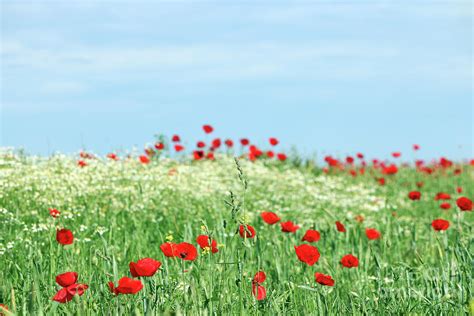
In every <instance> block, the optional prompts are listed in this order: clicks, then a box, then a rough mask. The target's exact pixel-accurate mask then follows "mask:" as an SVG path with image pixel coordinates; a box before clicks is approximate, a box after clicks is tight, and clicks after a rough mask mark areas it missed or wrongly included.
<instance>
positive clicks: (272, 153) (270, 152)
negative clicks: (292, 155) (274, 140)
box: [267, 150, 275, 158]
mask: <svg viewBox="0 0 474 316" xmlns="http://www.w3.org/2000/svg"><path fill="white" fill-rule="evenodd" d="M267 157H268V158H273V157H275V153H274V152H273V151H271V150H269V151H267Z"/></svg>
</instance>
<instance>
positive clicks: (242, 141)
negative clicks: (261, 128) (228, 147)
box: [240, 138, 250, 146]
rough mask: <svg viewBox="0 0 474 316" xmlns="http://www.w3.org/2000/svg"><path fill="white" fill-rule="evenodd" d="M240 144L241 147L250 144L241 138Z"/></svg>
mask: <svg viewBox="0 0 474 316" xmlns="http://www.w3.org/2000/svg"><path fill="white" fill-rule="evenodd" d="M240 144H241V145H242V146H247V145H248V144H250V141H249V140H248V139H247V138H242V139H241V140H240Z"/></svg>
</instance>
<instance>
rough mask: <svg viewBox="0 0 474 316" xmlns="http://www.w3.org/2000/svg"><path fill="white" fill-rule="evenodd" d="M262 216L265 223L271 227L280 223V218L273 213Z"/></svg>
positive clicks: (262, 214)
mask: <svg viewBox="0 0 474 316" xmlns="http://www.w3.org/2000/svg"><path fill="white" fill-rule="evenodd" d="M260 216H261V217H262V219H263V221H264V222H265V223H267V224H270V225H273V224H276V223H278V222H279V221H280V217H279V216H278V215H277V214H275V213H273V212H262V213H261V214H260Z"/></svg>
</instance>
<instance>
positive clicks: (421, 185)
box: [416, 181, 425, 188]
mask: <svg viewBox="0 0 474 316" xmlns="http://www.w3.org/2000/svg"><path fill="white" fill-rule="evenodd" d="M424 185H425V183H424V182H422V181H420V182H417V183H416V186H417V187H418V188H422V187H423V186H424Z"/></svg>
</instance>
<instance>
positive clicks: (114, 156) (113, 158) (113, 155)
mask: <svg viewBox="0 0 474 316" xmlns="http://www.w3.org/2000/svg"><path fill="white" fill-rule="evenodd" d="M107 158H109V159H112V160H118V157H117V155H116V154H114V153H108V154H107Z"/></svg>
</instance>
